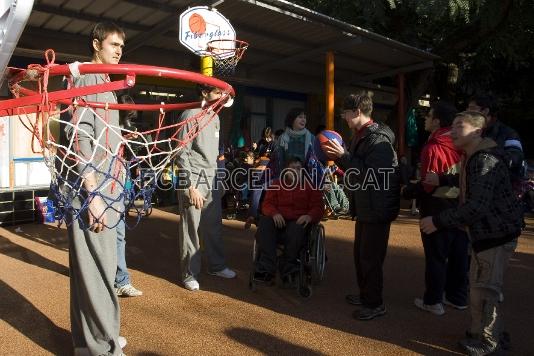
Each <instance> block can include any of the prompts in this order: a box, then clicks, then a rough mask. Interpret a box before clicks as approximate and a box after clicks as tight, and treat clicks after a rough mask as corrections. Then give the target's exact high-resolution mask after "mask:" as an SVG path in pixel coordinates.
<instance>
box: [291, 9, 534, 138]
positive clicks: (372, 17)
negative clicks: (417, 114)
mask: <svg viewBox="0 0 534 356" xmlns="http://www.w3.org/2000/svg"><path fill="white" fill-rule="evenodd" d="M296 3H298V4H300V5H303V6H306V7H308V8H311V9H314V10H316V11H319V12H321V13H324V14H326V15H329V16H332V17H335V18H338V19H340V20H343V21H346V22H349V23H352V24H354V25H357V26H360V27H362V28H365V29H368V30H370V31H373V32H376V33H379V34H381V35H383V36H386V37H389V38H392V39H395V40H398V41H401V42H404V43H407V44H409V45H411V46H414V47H417V48H420V49H423V50H428V51H430V52H432V53H435V54H437V55H439V56H440V57H441V62H438V63H436V66H435V67H436V71H435V75H434V82H433V83H432V84H430V83H429V86H428V88H429V90H430V91H431V94H432V96H433V97H437V96H440V97H446V98H449V99H454V100H456V101H457V102H458V103H460V104H461V103H462V101H465V98H467V97H469V96H470V95H472V94H474V93H476V92H479V93H480V92H486V93H487V92H489V93H493V94H494V95H496V96H497V97H499V98H500V100H501V103H502V104H503V108H504V110H502V115H503V116H507V117H505V121H508V122H510V123H512V122H513V123H514V124H516V125H517V128H518V129H522V127H521V126H522V124H520V123H519V122H528V121H525V120H529V119H530V120H534V88H533V84H532V83H534V70H533V69H534V68H532V67H533V65H532V63H534V0H375V1H369V0H365V1H364V0H331V1H327V0H298V1H296ZM448 68H458V70H459V77H458V81H457V82H456V83H454V85H451V83H446V81H447V77H448V76H447V73H446V71H447V69H448ZM519 113H523V115H521V117H522V118H521V120H522V121H518V120H517V116H518V115H519ZM524 129H527V127H526V126H525V127H524ZM525 132H527V131H525ZM533 140H534V139H533ZM531 146H532V148H534V142H533V143H532V145H531Z"/></svg>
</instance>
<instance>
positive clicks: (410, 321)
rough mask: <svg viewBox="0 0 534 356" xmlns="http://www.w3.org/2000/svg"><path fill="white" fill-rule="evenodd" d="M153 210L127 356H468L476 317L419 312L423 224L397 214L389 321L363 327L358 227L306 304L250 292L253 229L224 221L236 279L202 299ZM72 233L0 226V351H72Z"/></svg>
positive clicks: (525, 248)
mask: <svg viewBox="0 0 534 356" xmlns="http://www.w3.org/2000/svg"><path fill="white" fill-rule="evenodd" d="M177 219H178V217H177V215H175V214H173V213H172V212H163V211H159V210H155V211H154V213H153V214H152V215H151V216H150V217H149V218H148V219H146V220H144V221H143V222H142V223H141V224H140V225H139V226H138V227H137V228H136V229H135V230H133V231H129V232H128V248H127V253H128V262H129V265H130V269H131V273H132V277H133V281H134V282H135V283H134V284H135V285H136V286H137V287H138V288H140V289H142V290H143V291H144V293H145V294H144V296H142V297H139V298H133V299H121V307H122V332H121V333H122V335H124V336H126V337H127V338H128V346H127V347H126V349H125V351H126V353H127V354H128V355H144V356H157V355H183V354H186V355H187V354H193V353H195V354H217V355H236V354H247V355H249V354H287V355H299V354H309V355H319V354H321V355H322V354H329V355H349V354H352V355H409V354H427V355H428V354H432V355H451V354H458V353H459V349H458V348H457V347H456V341H457V340H458V339H459V338H460V337H462V335H463V332H464V330H465V329H466V326H467V324H468V318H469V317H468V312H460V311H456V310H450V309H447V313H446V315H444V316H441V317H438V316H433V315H429V314H427V313H424V312H421V311H419V310H417V309H416V308H415V307H414V306H413V303H412V301H413V298H414V297H417V296H420V295H421V293H422V292H423V254H422V253H423V252H422V248H421V243H420V238H419V234H418V229H417V221H416V220H415V219H413V218H411V217H408V216H404V217H401V218H399V220H397V221H396V222H395V224H394V225H393V227H392V233H391V239H390V247H389V250H388V256H387V259H386V263H385V299H386V303H387V307H388V314H387V315H386V316H384V317H382V318H379V319H376V320H373V321H370V322H360V321H356V320H354V319H352V318H351V313H352V311H353V310H354V308H353V307H351V306H349V305H347V304H345V302H344V296H345V294H346V293H347V292H354V291H355V273H354V268H353V262H352V248H353V243H352V240H353V235H354V222H352V221H345V220H338V221H328V222H326V223H325V226H326V231H327V251H328V257H329V261H328V265H327V275H326V278H325V281H324V283H323V284H322V285H321V286H319V287H318V288H316V289H315V290H314V295H313V296H312V297H311V298H310V299H308V300H303V299H301V298H299V297H298V296H296V293H295V291H293V290H282V289H278V288H267V287H264V288H260V289H259V290H258V291H256V292H251V291H250V290H249V289H248V286H247V280H248V273H249V270H250V266H251V257H250V256H251V248H252V236H253V232H251V231H244V230H243V229H242V223H241V222H238V221H224V225H225V229H224V234H225V235H224V236H225V237H226V246H227V254H228V262H229V265H230V266H231V267H233V268H235V269H236V271H237V272H238V278H237V279H235V280H229V281H227V280H221V279H218V278H216V277H211V276H208V275H206V274H204V275H202V278H201V279H200V284H201V289H202V291H200V292H195V293H192V292H188V291H186V290H184V289H183V288H181V287H180V286H178V285H177V284H176V277H177V271H176V266H177V261H176V255H177V243H176V234H177V232H176V231H177V226H176V221H177ZM533 231H534V229H532V221H530V224H529V231H527V232H526V233H525V234H524V235H523V236H522V237H521V239H520V244H519V248H518V250H517V252H516V254H515V255H514V257H513V260H512V261H511V266H510V270H509V272H508V275H507V277H508V278H507V281H506V285H505V303H504V310H505V313H506V324H507V329H508V330H509V331H510V332H511V334H512V342H513V352H512V354H513V355H528V354H532V353H533V352H534V351H532V349H533V345H534V344H533V341H532V340H534V332H533V331H532V330H533V329H532V325H534V288H533V278H532V276H533V275H534V273H533V272H534V232H533ZM66 246H67V243H66V232H65V230H64V229H57V228H56V227H55V226H51V225H36V224H27V225H21V226H13V227H9V228H6V229H1V228H0V354H2V355H30V354H31V355H48V354H55V355H69V354H70V334H69V312H68V310H69V309H68V300H69V299H68V298H69V297H68V295H69V279H68V268H67V266H68V256H67V250H66Z"/></svg>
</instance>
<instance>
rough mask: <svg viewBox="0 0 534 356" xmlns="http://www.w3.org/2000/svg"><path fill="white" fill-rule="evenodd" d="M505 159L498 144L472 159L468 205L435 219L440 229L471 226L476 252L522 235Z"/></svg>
mask: <svg viewBox="0 0 534 356" xmlns="http://www.w3.org/2000/svg"><path fill="white" fill-rule="evenodd" d="M486 140H489V139H486ZM489 141H491V140H489ZM486 142H487V141H486ZM483 143H484V142H483ZM504 156H505V153H504V152H503V150H502V148H499V147H496V145H495V143H493V147H490V148H482V149H479V150H478V151H477V152H475V153H474V154H473V155H471V157H469V159H468V160H467V162H466V165H465V173H464V174H465V181H466V186H465V188H462V189H463V191H464V194H465V201H464V203H462V204H460V206H459V207H457V208H454V209H449V210H445V211H443V212H441V213H440V214H439V215H435V216H434V217H433V218H432V220H433V222H434V225H436V227H437V228H442V227H453V226H468V228H469V237H470V239H471V242H472V244H473V249H474V250H475V252H479V251H483V250H486V249H488V248H492V247H496V246H499V245H502V244H505V243H506V242H508V241H510V240H511V239H514V238H516V237H517V236H519V234H520V233H521V226H522V216H521V206H520V204H519V201H518V200H517V199H516V198H515V196H514V194H513V191H512V185H511V183H510V175H509V173H508V168H507V167H506V164H505V163H504Z"/></svg>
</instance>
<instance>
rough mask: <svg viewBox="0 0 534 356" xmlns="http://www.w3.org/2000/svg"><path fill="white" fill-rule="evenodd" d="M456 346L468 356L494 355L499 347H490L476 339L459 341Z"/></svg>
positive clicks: (487, 343)
mask: <svg viewBox="0 0 534 356" xmlns="http://www.w3.org/2000/svg"><path fill="white" fill-rule="evenodd" d="M458 344H459V345H460V347H461V348H462V349H463V350H464V351H465V352H466V353H467V354H468V355H469V356H485V355H491V354H496V353H498V351H499V349H500V348H499V345H492V344H490V343H489V342H484V341H481V340H476V339H464V340H460V342H459V343H458Z"/></svg>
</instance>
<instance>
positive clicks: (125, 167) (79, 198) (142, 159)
mask: <svg viewBox="0 0 534 356" xmlns="http://www.w3.org/2000/svg"><path fill="white" fill-rule="evenodd" d="M45 58H46V60H47V64H46V65H44V66H41V65H30V66H29V67H28V68H27V69H16V68H12V69H11V70H10V71H9V73H10V75H11V78H10V80H9V85H10V89H11V91H12V93H13V95H14V97H15V98H14V99H9V100H4V101H0V117H2V116H14V117H15V118H18V119H19V120H20V121H21V122H22V124H23V125H24V126H25V127H26V128H27V129H28V130H29V131H30V132H31V133H32V142H31V143H32V144H33V143H36V146H38V147H37V149H38V150H39V152H40V153H42V154H43V157H44V161H45V163H46V165H47V167H48V169H49V171H50V173H51V177H52V182H51V187H50V189H51V193H52V195H54V199H55V201H56V203H57V205H58V206H57V210H58V213H59V214H58V215H57V216H58V219H59V220H60V221H65V222H67V220H66V217H67V215H68V216H72V217H73V218H72V219H70V222H71V223H72V222H73V221H79V222H80V223H81V224H84V220H85V219H83V218H82V217H84V216H86V212H87V209H88V205H89V202H90V201H91V199H94V198H95V197H99V198H101V199H102V200H103V201H104V202H105V204H107V205H106V209H105V210H106V211H107V210H112V211H117V212H118V213H123V212H124V211H128V209H129V208H130V207H134V209H135V212H136V213H137V221H139V220H140V218H141V217H142V216H143V215H145V214H146V213H147V211H148V210H149V209H150V207H151V198H152V193H153V192H154V190H155V189H156V188H157V183H158V179H159V178H160V176H161V173H162V172H163V171H164V170H165V169H166V167H168V165H169V164H170V163H171V162H172V161H173V159H174V158H175V157H176V156H177V155H178V153H179V152H180V151H181V149H182V148H183V147H184V146H185V145H186V144H188V143H189V142H190V141H191V140H193V139H194V138H195V137H196V136H198V134H199V133H200V131H201V130H202V129H203V128H204V127H206V126H207V125H209V124H210V122H211V121H212V120H213V119H214V118H215V117H216V115H217V113H218V112H219V111H220V110H221V109H222V107H223V106H227V105H228V103H229V102H231V99H232V97H233V96H234V95H235V92H234V89H233V88H232V87H231V86H230V85H229V84H227V83H225V82H224V81H221V80H218V79H216V78H212V77H208V76H204V75H202V74H198V73H194V72H189V71H184V70H179V69H172V68H164V67H154V66H146V65H134V64H92V63H72V64H69V65H57V64H55V63H54V52H53V51H52V50H47V51H46V52H45ZM86 74H101V75H110V74H113V75H119V76H122V77H123V78H122V79H118V80H113V81H105V82H104V83H101V84H96V85H91V86H85V87H83V86H80V87H75V86H72V87H68V88H67V89H63V90H57V91H50V92H49V91H48V81H49V78H50V77H53V76H65V77H66V78H67V81H69V78H70V80H72V78H77V77H80V76H82V75H86ZM137 75H142V76H149V77H158V78H162V77H163V78H168V79H174V80H179V81H187V82H191V83H196V84H205V85H210V86H213V87H216V88H219V89H220V90H221V91H222V95H221V98H220V99H218V100H215V101H214V102H209V103H202V102H186V103H164V102H158V103H153V104H135V103H122V104H115V103H104V102H90V101H86V100H85V98H86V96H87V95H90V94H98V93H105V92H112V91H116V90H121V89H128V88H132V87H134V86H135V78H136V76H137ZM30 80H31V81H37V84H38V85H37V86H36V87H37V88H38V90H37V91H34V90H30V89H28V88H26V87H24V86H23V85H22V83H23V82H25V81H30ZM193 108H200V110H199V112H198V114H196V115H194V116H192V117H190V118H189V119H187V120H185V121H181V122H178V123H174V122H166V120H165V116H166V113H168V112H171V111H177V110H184V109H193ZM110 110H118V111H119V113H120V112H127V111H154V112H156V113H157V120H156V124H155V127H153V128H151V129H149V130H144V131H137V130H135V129H132V128H131V127H125V126H124V127H120V126H117V125H115V124H112V123H111V122H110V121H109V116H108V114H109V111H110ZM67 111H70V112H71V113H72V116H71V119H70V120H65V117H66V116H65V115H61V114H63V113H65V112H67ZM83 115H93V116H94V121H95V124H96V123H97V122H98V125H101V127H103V128H104V129H103V130H102V132H100V133H98V135H99V137H93V138H92V140H91V149H92V150H93V152H92V155H91V157H87V156H86V155H84V154H82V153H80V150H79V149H78V148H79V145H80V142H81V141H78V136H80V137H81V136H83V135H86V137H87V136H88V137H92V136H91V135H90V134H88V133H87V132H86V130H87V125H85V126H82V125H80V121H82V120H80V119H79V118H81V117H83ZM58 127H62V128H67V129H68V130H70V131H71V132H73V133H74V134H72V136H71V137H70V138H68V139H67V140H65V139H62V140H60V137H57V136H58V133H56V134H54V132H57V131H58V129H57V128H58ZM95 135H96V133H95ZM108 136H109V137H113V138H114V139H115V140H116V141H117V142H118V143H117V144H116V145H115V147H112V144H111V142H112V141H113V140H111V139H110V140H108ZM32 147H33V146H32ZM101 157H104V158H103V159H105V160H107V161H106V162H108V163H109V166H107V165H104V164H102V160H103V159H102V158H101ZM80 167H83V170H81V169H80ZM102 167H107V168H102ZM141 168H142V169H144V170H145V173H149V174H138V175H137V176H134V175H133V174H132V173H131V172H133V171H136V170H137V171H139V170H140V169H141ZM87 172H91V173H92V172H94V174H95V175H97V176H98V177H99V183H98V184H99V185H98V187H97V189H94V190H92V191H91V192H89V191H87V190H86V189H85V188H84V184H83V182H84V180H85V179H86V178H85V177H86V173H87ZM114 190H115V192H116V194H111V193H109V192H112V193H113V191H114ZM135 200H142V201H143V206H142V207H141V208H139V207H138V205H134V202H135ZM117 206H119V207H120V208H117ZM104 213H105V211H104V212H103V213H102V214H104ZM107 227H108V228H113V227H114V226H107Z"/></svg>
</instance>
